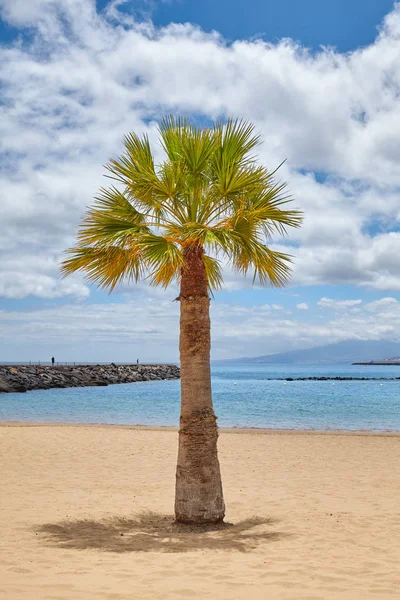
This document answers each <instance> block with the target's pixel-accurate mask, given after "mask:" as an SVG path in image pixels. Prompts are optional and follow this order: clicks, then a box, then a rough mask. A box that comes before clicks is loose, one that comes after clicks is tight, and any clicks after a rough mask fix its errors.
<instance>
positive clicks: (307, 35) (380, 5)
mask: <svg viewBox="0 0 400 600" xmlns="http://www.w3.org/2000/svg"><path fill="white" fill-rule="evenodd" d="M97 5H98V7H99V9H100V10H101V9H103V8H104V7H105V6H106V5H107V2H106V1H104V0H101V1H98V2H97ZM135 7H136V11H138V12H139V13H140V11H143V13H144V14H147V15H150V16H151V18H152V21H153V22H154V24H155V25H157V26H164V25H168V24H169V23H170V22H174V23H187V22H188V23H193V24H196V25H199V26H200V27H202V28H203V29H204V30H205V31H212V30H215V31H218V32H219V33H221V34H222V35H223V36H224V37H225V38H226V39H227V40H231V41H233V40H236V39H250V38H253V37H254V36H256V37H262V39H264V40H266V41H271V42H275V41H277V40H279V39H281V38H285V37H288V38H292V39H294V40H298V41H299V42H301V44H303V45H304V46H306V47H309V48H315V49H318V48H319V47H320V46H321V45H324V46H335V47H336V48H338V50H340V51H344V52H346V51H348V50H353V49H354V48H357V47H359V46H365V45H366V44H370V43H371V42H373V41H374V39H375V37H376V31H377V25H378V24H379V23H381V21H382V19H383V17H384V16H385V15H386V14H387V13H388V12H389V11H390V10H391V8H392V7H393V1H392V0H379V1H377V0H334V1H330V2H321V0H301V1H299V0H280V1H279V2H276V1H275V0H247V2H242V1H240V0H233V1H232V0H202V1H201V2H199V1H198V0H177V1H174V0H171V1H165V2H154V3H152V4H150V3H149V2H129V3H127V5H126V10H127V11H130V10H132V8H135Z"/></svg>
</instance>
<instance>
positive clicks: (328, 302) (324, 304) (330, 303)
mask: <svg viewBox="0 0 400 600" xmlns="http://www.w3.org/2000/svg"><path fill="white" fill-rule="evenodd" d="M360 304H362V300H359V299H358V300H334V299H333V298H325V297H324V298H321V300H318V302H317V306H319V307H321V308H331V309H334V310H347V309H348V308H353V307H355V306H359V305H360Z"/></svg>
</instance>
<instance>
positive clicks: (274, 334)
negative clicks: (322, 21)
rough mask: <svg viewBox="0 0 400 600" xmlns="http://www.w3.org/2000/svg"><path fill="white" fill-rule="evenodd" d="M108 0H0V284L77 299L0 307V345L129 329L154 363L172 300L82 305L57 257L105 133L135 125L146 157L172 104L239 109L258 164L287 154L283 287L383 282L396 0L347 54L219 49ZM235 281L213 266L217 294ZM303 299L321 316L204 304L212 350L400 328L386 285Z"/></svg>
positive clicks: (393, 230) (79, 286) (212, 112)
mask: <svg viewBox="0 0 400 600" xmlns="http://www.w3.org/2000/svg"><path fill="white" fill-rule="evenodd" d="M121 4H123V3H122V2H120V1H119V0H118V1H114V2H111V3H110V4H109V5H108V7H107V8H106V9H105V10H104V11H103V12H101V13H99V12H98V11H96V4H95V2H94V0H30V2H26V1H25V0H0V15H1V17H2V18H3V19H4V20H5V21H6V22H7V23H9V24H11V25H12V26H14V27H16V28H20V30H21V31H23V32H28V35H23V36H22V37H18V39H16V40H15V41H14V42H10V43H9V44H8V45H2V46H1V47H0V110H1V120H0V158H1V161H0V185H1V189H2V214H1V221H2V235H1V237H0V253H1V261H0V296H3V297H5V298H23V297H26V296H37V297H38V298H42V299H46V298H47V299H57V298H58V299H60V298H62V297H63V296H66V297H68V296H69V297H75V298H77V299H78V300H80V301H81V304H80V305H79V306H75V305H72V304H71V305H70V304H67V305H64V306H60V307H55V308H52V309H49V308H46V309H44V310H42V311H30V312H27V313H14V312H3V313H2V316H1V318H2V326H3V327H2V333H1V335H2V336H3V341H4V342H6V343H8V345H9V347H10V345H12V343H13V340H14V339H15V338H16V336H17V335H18V337H19V340H18V342H19V345H20V344H21V343H24V344H25V348H26V351H27V352H28V350H29V348H33V350H32V352H33V351H34V348H35V347H36V344H37V343H39V342H40V343H41V344H44V346H46V344H50V346H52V347H54V344H56V343H57V344H59V343H61V342H59V339H60V337H62V338H63V339H65V342H63V343H64V344H65V348H64V350H65V352H69V351H70V349H71V348H72V345H73V344H75V346H74V347H76V344H77V343H79V344H83V345H85V344H86V348H87V347H89V346H90V344H92V345H93V346H95V345H96V344H97V346H96V348H97V347H100V346H101V344H100V343H101V342H107V343H113V344H115V347H120V346H123V345H124V344H125V343H128V340H129V342H130V343H131V344H132V340H136V341H137V344H138V346H139V347H140V348H141V349H142V352H141V354H142V355H143V356H144V355H145V354H146V353H147V352H149V353H150V344H154V342H156V347H157V348H159V353H160V355H159V356H158V357H157V358H158V359H165V360H168V359H169V357H170V356H171V354H170V348H171V347H174V346H175V345H176V335H177V334H176V330H177V321H176V319H177V308H176V305H172V306H173V307H172V308H171V304H170V302H169V301H165V303H164V300H162V296H161V294H158V293H154V294H150V293H149V291H148V290H147V289H146V285H145V284H144V285H142V287H140V288H139V289H138V291H137V293H138V294H139V296H140V300H141V304H140V302H139V300H131V298H132V297H133V295H132V296H130V297H129V298H130V299H129V300H127V301H126V305H125V304H124V303H121V304H117V303H116V304H111V305H104V304H95V305H93V304H88V303H87V297H88V295H89V288H88V287H87V286H86V285H85V284H84V282H83V281H82V279H81V278H80V277H76V278H70V279H66V280H65V281H63V280H61V279H60V277H59V274H58V264H59V262H60V259H61V257H62V252H63V250H64V249H65V248H66V247H68V246H70V245H71V244H72V243H73V239H74V234H75V231H76V226H77V223H78V222H79V220H80V218H81V216H82V214H83V212H84V209H85V206H86V205H87V204H88V203H89V202H90V201H91V198H92V197H93V195H94V194H95V193H96V191H97V189H98V188H99V187H100V186H101V185H104V180H103V179H102V174H103V168H102V165H104V164H105V163H106V162H107V160H108V158H109V157H111V156H114V155H116V154H118V153H119V152H120V150H121V139H122V135H123V134H124V133H126V132H127V131H130V130H135V131H138V132H147V133H148V134H149V136H150V139H151V141H152V142H153V143H154V144H155V146H154V147H155V150H156V154H157V156H160V155H161V154H160V152H161V151H160V147H159V146H158V145H157V139H156V121H157V119H158V118H159V117H160V116H161V115H162V114H165V113H169V112H171V111H172V112H175V111H176V112H185V113H187V114H196V115H201V116H202V117H206V118H209V119H213V118H216V117H218V116H221V115H222V116H224V115H228V114H230V115H233V116H243V117H245V118H248V119H251V120H252V121H254V123H255V124H256V127H257V128H258V129H259V130H260V132H261V133H262V135H263V137H264V140H265V143H264V145H263V146H262V147H261V148H260V159H261V160H262V161H263V162H264V163H265V164H266V165H268V166H269V167H271V168H272V167H275V166H276V165H277V164H279V163H280V162H281V161H282V160H283V159H284V158H287V159H288V161H287V163H286V164H285V165H284V166H283V167H282V169H281V176H282V178H284V179H288V180H289V182H290V190H291V192H292V193H293V195H294V197H295V200H296V202H295V204H296V205H297V206H299V207H300V208H301V209H302V210H303V211H304V212H305V222H304V226H303V227H302V228H301V229H300V230H298V231H295V232H292V233H291V235H290V238H288V239H283V240H282V239H281V240H274V247H276V248H277V249H281V250H283V251H285V252H289V253H290V254H293V255H294V258H295V263H294V272H293V283H294V284H296V285H312V286H315V285H323V284H330V285H332V284H333V285H335V284H337V285H341V284H352V285H356V286H359V287H360V288H363V287H369V288H374V289H376V290H382V291H383V292H385V293H386V294H387V293H389V294H393V293H394V292H396V291H399V290H400V261H399V260H398V256H399V255H400V233H399V231H398V229H399V222H400V208H399V206H400V205H399V190H400V169H399V166H398V165H399V162H400V161H399V159H400V150H399V148H400V146H399V144H398V139H399V137H400V103H399V101H398V98H399V95H400V66H399V65H400V4H395V6H394V8H393V11H392V12H391V13H390V14H389V15H388V16H387V17H386V19H385V21H384V23H383V24H382V27H381V29H380V33H379V35H378V36H377V39H376V40H375V42H374V43H373V44H371V45H370V46H368V47H365V48H360V49H357V50H355V51H354V52H351V53H347V54H340V53H339V52H336V51H334V50H332V49H324V50H321V51H320V52H310V51H308V50H307V49H305V48H302V47H301V46H299V45H298V44H296V43H294V42H292V41H291V40H283V41H280V42H276V43H267V42H263V41H260V40H259V41H245V40H241V41H236V42H234V43H233V44H228V43H227V42H226V41H225V40H224V39H223V38H222V37H221V36H220V35H218V33H211V34H206V33H205V32H203V31H202V30H201V29H199V28H198V27H195V26H192V25H190V24H185V25H177V24H171V25H169V26H168V27H164V28H162V29H157V28H156V27H154V26H153V24H152V23H151V21H138V20H136V19H135V17H134V16H132V15H129V14H128V13H127V12H124V13H122V12H120V11H119V9H118V8H119V6H120V5H121ZM250 285H251V278H249V279H248V280H243V279H242V278H241V277H239V276H238V275H237V274H232V273H228V271H227V289H228V290H231V291H235V290H238V289H240V288H242V287H246V286H250ZM124 291H126V288H124ZM321 295H322V294H321ZM171 297H173V294H171ZM143 298H145V299H146V302H144V303H143ZM85 299H86V300H85ZM317 305H318V307H319V308H323V309H330V310H331V311H334V317H333V318H332V317H331V316H330V313H328V312H327V313H326V315H327V316H326V319H327V320H326V321H324V323H323V324H321V323H315V322H313V321H312V314H311V313H312V311H309V312H308V313H307V318H308V316H309V315H310V317H309V322H304V317H305V315H304V314H303V315H301V316H302V320H301V322H300V321H296V319H294V318H292V317H291V315H290V314H289V313H287V311H285V310H284V309H283V307H282V306H281V305H279V304H268V305H267V304H266V305H264V306H263V307H261V308H260V307H248V306H237V305H228V304H226V305H222V304H215V305H214V306H213V332H214V334H213V335H214V353H215V357H216V358H223V357H225V356H226V355H227V354H228V355H236V356H242V355H243V354H245V353H247V354H252V355H255V354H257V353H259V354H265V353H267V352H271V353H272V352H278V351H281V350H285V349H287V348H289V347H299V348H300V347H305V346H312V345H316V344H319V343H323V342H324V341H325V340H327V339H329V340H330V341H339V340H340V339H345V338H351V337H356V338H357V337H360V338H361V339H364V338H363V336H369V339H378V338H379V336H380V337H387V338H392V337H395V336H396V335H397V333H396V332H398V331H400V322H399V318H398V316H397V313H398V312H399V311H398V303H397V300H396V299H395V298H392V297H391V296H388V297H386V298H383V299H381V300H379V301H375V302H370V303H362V301H361V300H339V301H338V300H334V299H330V298H326V297H324V298H321V300H320V301H319V302H318V303H317ZM306 307H308V305H307V304H306V303H305V302H302V303H299V304H297V309H298V310H303V311H306ZM150 309H151V310H150ZM171 310H172V312H171ZM149 311H150V312H149ZM152 311H153V312H152ZM319 312H321V313H322V311H319ZM322 314H324V315H325V313H322ZM132 315H134V317H133V319H132ZM148 323H149V324H150V325H147V324H148ZM21 331H22V332H23V333H21ZM57 340H58V341H57ZM235 340H239V341H240V344H238V342H237V341H236V342H235ZM70 344H71V345H70ZM99 344H100V346H99ZM235 344H236V345H235ZM152 348H153V349H154V345H153V346H152ZM167 348H168V349H169V350H167ZM227 348H229V351H227V350H226V349H227ZM64 350H63V351H64ZM106 351H107V348H105V349H103V350H101V352H106ZM29 352H31V351H30V350H29ZM151 355H152V356H153V357H154V351H153V352H152V353H151ZM69 356H70V355H69ZM97 356H98V357H99V360H100V359H101V358H102V357H100V356H99V355H98V354H97ZM4 358H6V357H4ZM71 358H72V357H71ZM103 358H104V359H105V360H108V358H109V357H108V356H103ZM148 358H150V354H149V355H148ZM27 359H29V357H27Z"/></svg>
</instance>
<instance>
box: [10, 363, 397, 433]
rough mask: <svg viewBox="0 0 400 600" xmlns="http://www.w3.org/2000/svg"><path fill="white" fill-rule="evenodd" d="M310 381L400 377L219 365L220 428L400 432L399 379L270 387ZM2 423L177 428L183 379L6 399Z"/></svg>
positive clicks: (388, 372) (366, 370)
mask: <svg viewBox="0 0 400 600" xmlns="http://www.w3.org/2000/svg"><path fill="white" fill-rule="evenodd" d="M308 376H334V377H339V376H352V377H385V378H389V377H400V367H358V366H332V367H327V366H324V367H320V366H318V367H315V366H310V367H305V366H301V367H299V366H291V365H290V366H284V365H280V366H273V367H271V366H269V365H267V366H265V365H243V366H234V367H233V366H229V367H218V368H217V367H215V368H213V393H214V405H215V411H216V413H217V415H218V423H219V425H220V426H221V427H266V428H277V429H347V430H358V429H367V430H372V431H400V381H365V382H363V381H350V382H349V381H336V382H334V383H335V385H332V382H331V381H317V382H315V381H304V382H301V381H288V382H286V385H285V382H283V381H277V380H275V381H266V378H269V377H272V378H273V377H277V378H278V377H308ZM381 384H382V385H381ZM0 421H40V422H70V423H108V424H124V425H131V424H141V425H177V424H178V422H179V381H154V382H143V383H132V384H121V385H112V386H108V387H86V388H67V389H54V390H38V391H32V392H27V393H26V394H0Z"/></svg>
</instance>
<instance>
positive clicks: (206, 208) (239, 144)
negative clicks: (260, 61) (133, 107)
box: [62, 117, 301, 524]
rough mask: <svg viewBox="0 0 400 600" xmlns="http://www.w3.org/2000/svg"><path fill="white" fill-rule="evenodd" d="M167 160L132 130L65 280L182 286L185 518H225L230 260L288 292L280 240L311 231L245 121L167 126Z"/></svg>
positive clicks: (181, 483)
mask: <svg viewBox="0 0 400 600" xmlns="http://www.w3.org/2000/svg"><path fill="white" fill-rule="evenodd" d="M159 135H160V141H161V144H162V148H163V150H164V152H165V160H164V162H162V163H161V164H160V165H158V166H156V165H155V162H154V158H153V155H152V151H151V148H150V143H149V139H148V137H147V136H146V135H143V136H138V135H136V134H135V133H130V134H129V135H127V136H126V137H125V138H124V147H125V150H124V153H123V154H122V156H121V157H120V158H118V159H117V160H110V161H109V164H108V165H107V167H106V168H107V170H108V172H109V173H110V174H111V177H112V178H113V179H114V180H115V181H116V182H118V184H120V185H119V187H116V186H114V185H112V186H110V187H108V188H103V189H101V190H100V193H99V195H98V196H97V197H96V199H95V202H94V204H93V205H92V206H91V207H90V208H89V210H88V212H87V216H86V218H85V219H84V222H83V224H82V225H81V227H80V230H79V233H78V240H77V244H76V247H75V248H72V249H70V250H68V251H67V252H68V253H69V257H68V258H67V259H66V260H65V261H64V262H63V263H62V272H63V274H64V275H67V274H70V273H73V272H75V271H78V270H82V271H84V273H85V274H86V277H87V280H88V281H89V282H92V283H95V284H97V285H98V286H100V287H103V288H107V289H109V290H110V291H112V290H113V289H114V288H115V287H116V285H117V284H119V283H120V282H121V281H122V280H128V281H129V280H131V281H135V282H138V281H139V280H140V279H143V278H146V279H147V280H148V281H149V282H150V284H152V285H161V286H164V287H167V286H168V285H169V284H170V283H172V282H177V283H178V284H179V286H180V293H179V297H178V298H177V300H179V302H180V344H179V350H180V364H181V415H180V430H179V450H178V462H177V470H176V496H175V515H176V519H177V521H179V522H183V523H196V524H201V523H216V522H219V521H222V520H223V518H224V514H225V505H224V499H223V493H222V484H221V475H220V467H219V462H218V455H217V438H218V429H217V424H216V416H215V414H214V410H213V405H212V396H211V378H210V316H209V307H210V294H212V292H213V290H216V289H218V288H220V287H221V285H222V269H221V266H222V265H221V260H220V259H221V258H225V260H226V261H228V262H229V263H230V265H231V266H232V268H233V269H235V270H236V271H238V272H240V273H242V274H244V275H245V274H246V273H248V272H251V273H252V275H253V280H254V281H258V282H259V283H261V284H266V283H269V284H272V285H273V286H282V285H284V284H285V283H286V282H287V280H288V277H289V274H290V263H291V258H290V256H288V255H286V254H283V253H281V252H277V251H274V250H272V249H271V248H269V247H268V245H267V242H268V241H269V240H270V239H271V237H272V236H273V235H274V234H276V233H278V234H285V233H286V228H287V227H299V226H300V223H301V213H299V212H298V211H296V210H288V209H287V203H288V202H290V200H291V199H290V197H289V196H288V195H287V194H286V192H285V189H286V184H284V183H278V182H276V181H275V178H274V174H275V173H274V172H269V171H268V170H267V169H266V168H265V167H263V166H260V165H258V164H257V163H256V160H255V157H254V156H253V155H252V151H253V149H254V148H255V147H256V146H257V145H258V144H259V142H260V137H259V136H257V135H255V134H254V126H253V125H252V124H250V123H247V122H244V121H242V120H229V121H228V122H226V123H225V124H224V123H217V124H215V125H214V126H213V127H212V128H203V129H202V128H199V127H196V126H195V125H194V124H192V123H191V122H189V121H188V120H187V119H184V118H177V119H176V118H174V117H168V118H165V119H164V120H162V121H161V123H160V126H159Z"/></svg>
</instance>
